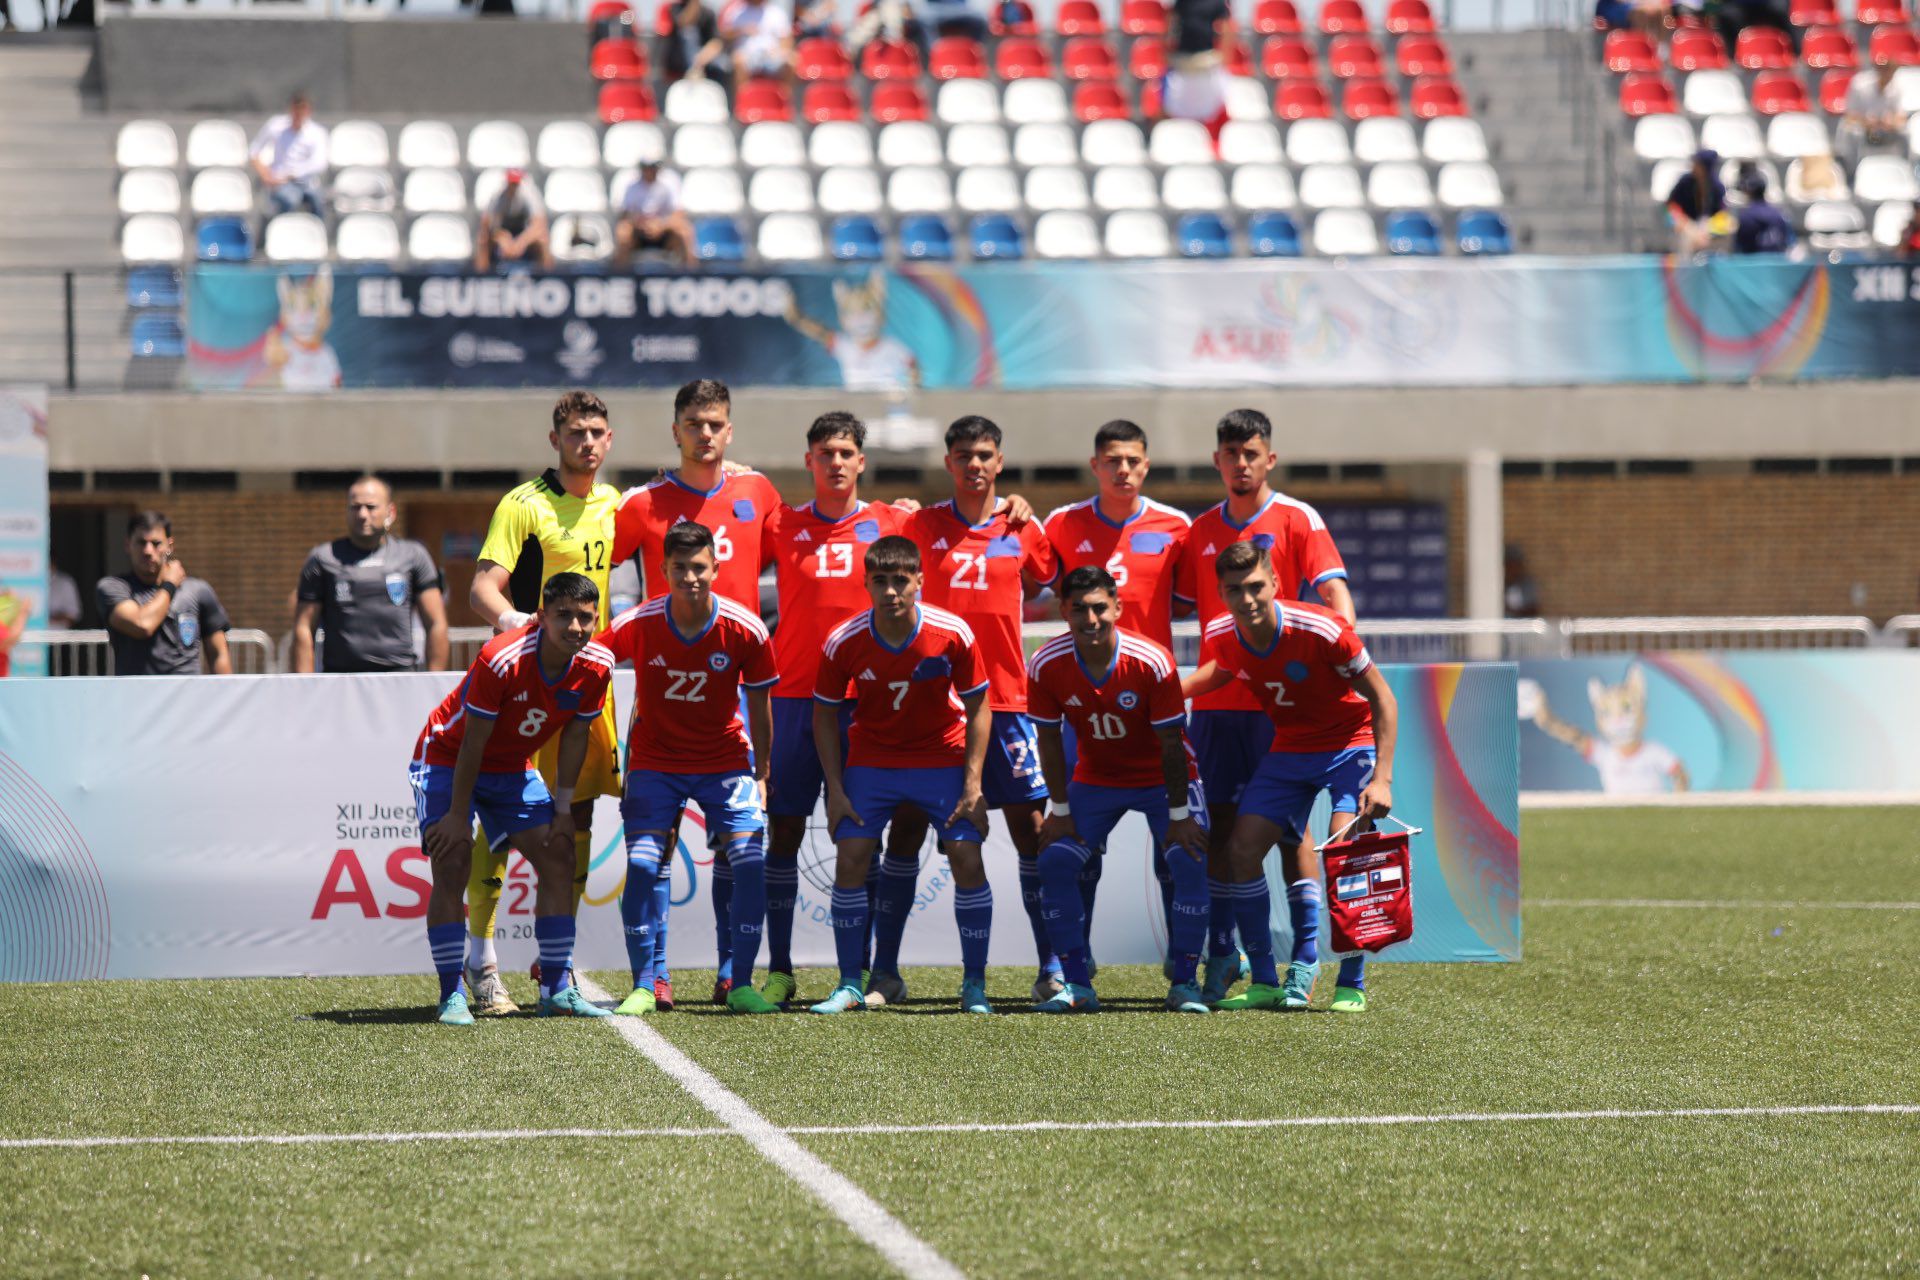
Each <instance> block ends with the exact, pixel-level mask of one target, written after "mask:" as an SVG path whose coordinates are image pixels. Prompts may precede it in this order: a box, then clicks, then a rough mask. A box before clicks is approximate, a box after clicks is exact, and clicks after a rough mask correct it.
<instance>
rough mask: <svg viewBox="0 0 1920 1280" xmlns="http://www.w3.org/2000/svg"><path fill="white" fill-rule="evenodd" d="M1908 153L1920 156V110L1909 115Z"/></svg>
mask: <svg viewBox="0 0 1920 1280" xmlns="http://www.w3.org/2000/svg"><path fill="white" fill-rule="evenodd" d="M1907 154H1908V155H1911V156H1920V111H1915V112H1913V113H1912V114H1911V115H1909V116H1908V117H1907Z"/></svg>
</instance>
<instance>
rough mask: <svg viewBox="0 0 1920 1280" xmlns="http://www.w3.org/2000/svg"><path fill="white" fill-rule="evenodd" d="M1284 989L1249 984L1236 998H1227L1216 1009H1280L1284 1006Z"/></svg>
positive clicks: (1261, 984)
mask: <svg viewBox="0 0 1920 1280" xmlns="http://www.w3.org/2000/svg"><path fill="white" fill-rule="evenodd" d="M1284 999H1285V995H1284V988H1281V987H1269V986H1267V985H1266V984H1265V983H1263V982H1249V983H1248V984H1247V989H1246V990H1245V991H1242V992H1241V993H1240V994H1239V995H1237V996H1228V997H1227V998H1226V999H1224V1000H1222V1001H1221V1002H1220V1003H1219V1004H1216V1005H1214V1006H1213V1007H1214V1008H1216V1009H1281V1008H1284V1007H1285V1005H1284V1004H1283V1003H1282V1001H1283V1000H1284Z"/></svg>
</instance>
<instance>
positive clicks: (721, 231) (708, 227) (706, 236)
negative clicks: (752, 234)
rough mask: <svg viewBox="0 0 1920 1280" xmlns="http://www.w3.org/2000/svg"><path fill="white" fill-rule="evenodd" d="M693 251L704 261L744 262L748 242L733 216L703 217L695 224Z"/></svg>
mask: <svg viewBox="0 0 1920 1280" xmlns="http://www.w3.org/2000/svg"><path fill="white" fill-rule="evenodd" d="M693 253H694V256H695V257H696V258H699V259H700V260H701V261H702V262H743V261H745V260H746V256H747V246H746V242H745V241H744V240H742V239H741V238H740V224H739V223H737V222H735V221H734V220H733V219H732V218H702V219H700V220H699V221H698V222H696V223H694V224H693Z"/></svg>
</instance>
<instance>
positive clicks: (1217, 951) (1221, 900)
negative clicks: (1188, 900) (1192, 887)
mask: <svg viewBox="0 0 1920 1280" xmlns="http://www.w3.org/2000/svg"><path fill="white" fill-rule="evenodd" d="M1234 918H1235V917H1234V913H1233V886H1232V885H1231V884H1228V883H1227V882H1226V881H1225V880H1217V879H1214V878H1213V877H1211V876H1210V877H1208V879H1207V954H1208V955H1209V956H1211V957H1213V958H1214V959H1216V960H1218V959H1221V958H1222V957H1225V956H1230V955H1234V954H1236V953H1237V952H1238V951H1239V947H1238V946H1236V945H1235V943H1234V940H1233V926H1234Z"/></svg>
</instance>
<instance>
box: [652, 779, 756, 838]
mask: <svg viewBox="0 0 1920 1280" xmlns="http://www.w3.org/2000/svg"><path fill="white" fill-rule="evenodd" d="M689 800H691V801H692V802H693V803H695V804H697V805H699V806H700V812H701V814H703V815H704V816H705V819H706V824H707V838H708V839H709V841H724V840H726V839H728V838H730V837H732V836H735V835H739V834H740V833H742V832H749V831H764V830H765V829H766V826H767V815H766V813H765V812H764V811H763V810H762V809H761V808H760V788H759V787H758V786H757V785H756V784H755V783H754V780H753V775H752V774H750V773H660V772H657V771H655V770H652V769H629V770H628V771H627V789H626V793H625V794H624V795H622V796H621V797H620V821H621V823H622V824H623V825H624V826H625V827H626V833H627V845H628V848H629V849H631V848H632V846H633V842H634V841H635V840H636V839H638V838H639V834H640V833H641V832H643V831H671V830H673V826H674V823H675V822H676V821H678V820H679V817H680V810H681V807H682V806H684V805H685V804H686V803H687V802H688V801H689Z"/></svg>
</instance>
